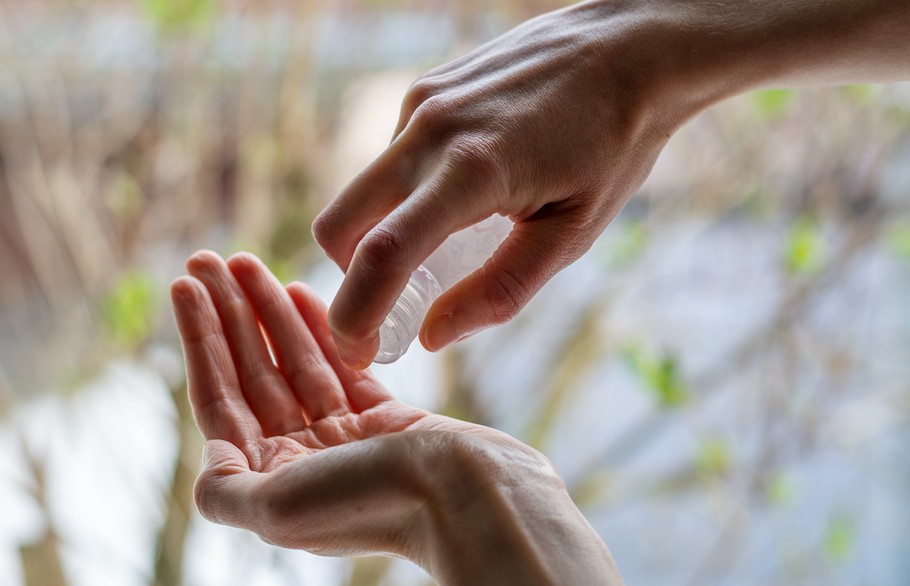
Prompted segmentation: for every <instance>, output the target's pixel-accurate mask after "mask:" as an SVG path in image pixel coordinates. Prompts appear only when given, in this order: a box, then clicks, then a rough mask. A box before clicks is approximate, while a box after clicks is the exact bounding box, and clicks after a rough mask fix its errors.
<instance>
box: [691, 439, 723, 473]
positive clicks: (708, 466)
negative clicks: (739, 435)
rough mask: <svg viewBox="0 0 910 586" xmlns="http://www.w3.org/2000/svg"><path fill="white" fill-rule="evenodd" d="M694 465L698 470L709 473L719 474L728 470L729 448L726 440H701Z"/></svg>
mask: <svg viewBox="0 0 910 586" xmlns="http://www.w3.org/2000/svg"><path fill="white" fill-rule="evenodd" d="M696 466H697V467H698V469H699V470H700V471H702V472H706V473H708V474H711V475H721V474H723V473H724V472H726V471H727V470H729V468H730V450H729V448H727V442H725V441H724V440H723V439H720V438H709V439H706V440H704V441H702V443H701V446H700V447H699V451H698V460H697V461H696Z"/></svg>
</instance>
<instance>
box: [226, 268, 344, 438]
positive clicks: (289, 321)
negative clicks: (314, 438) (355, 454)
mask: <svg viewBox="0 0 910 586" xmlns="http://www.w3.org/2000/svg"><path fill="white" fill-rule="evenodd" d="M228 266H229V267H230V269H231V271H232V272H233V273H234V276H236V277H237V281H238V282H239V283H240V286H241V287H242V288H243V291H244V292H245V293H246V295H247V297H248V298H249V299H250V301H251V302H252V305H253V311H255V312H256V316H257V317H258V318H259V321H260V322H261V323H262V325H263V327H264V329H265V332H266V335H267V336H268V338H269V341H270V342H271V346H272V350H273V351H274V352H275V359H276V361H277V362H278V368H279V370H281V372H282V373H283V374H284V377H285V379H287V381H288V383H290V386H291V389H292V390H293V392H294V394H295V395H296V396H297V400H298V401H300V403H301V404H302V405H303V406H304V408H305V409H306V412H307V413H308V414H309V416H310V421H316V420H319V419H322V418H324V417H329V416H332V415H343V414H345V413H349V412H350V411H351V406H350V405H349V404H348V401H347V397H346V396H345V394H344V389H343V388H342V386H341V383H340V382H339V380H338V377H337V376H335V372H334V370H333V369H332V366H331V365H330V364H329V363H328V361H326V359H325V356H323V354H322V351H321V350H320V349H319V344H317V343H316V340H315V339H314V338H313V335H312V334H311V333H310V330H309V328H307V324H306V322H305V321H304V320H303V318H302V317H301V315H300V313H299V312H298V311H297V307H296V306H295V305H294V302H293V301H291V297H290V295H288V292H287V291H285V289H284V287H283V286H282V285H281V283H280V282H278V279H276V278H275V276H274V275H273V274H272V273H271V272H270V271H269V270H268V269H267V268H266V266H265V265H264V264H262V261H261V260H259V259H258V258H256V257H255V256H253V255H252V254H249V253H240V254H235V255H234V256H232V257H231V258H230V259H228Z"/></svg>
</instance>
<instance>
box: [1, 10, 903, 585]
mask: <svg viewBox="0 0 910 586" xmlns="http://www.w3.org/2000/svg"><path fill="white" fill-rule="evenodd" d="M561 4H562V5H564V4H566V3H565V2H562V3H560V2H554V1H548V0H501V1H498V2H493V1H488V0H470V1H467V0H305V1H302V2H301V1H298V2H280V1H275V2H251V1H250V2H241V1H227V0H225V1H216V0H183V1H181V2H178V1H175V0H135V1H134V2H129V1H126V0H123V1H114V0H110V1H105V0H72V1H69V2H66V1H63V0H59V1H50V0H45V1H37V0H32V1H29V2H16V1H12V0H2V1H0V462H3V466H2V471H0V583H2V584H9V585H11V586H18V585H26V586H64V585H67V586H80V585H108V584H111V585H114V584H116V585H125V586H131V585H160V586H172V585H177V584H184V585H188V586H189V585H192V586H197V585H198V586H203V585H219V586H220V585H232V584H238V585H239V584H243V585H249V584H252V585H257V586H258V585H291V584H295V585H320V586H322V585H327V586H333V585H339V586H380V585H382V586H393V585H394V586H397V585H404V586H409V585H415V586H426V585H429V584H432V580H430V579H429V577H428V576H427V575H426V574H424V573H423V572H422V571H421V570H420V569H418V568H416V567H415V566H413V565H412V564H409V563H408V562H404V561H401V560H389V559H384V558H362V559H357V560H343V559H329V558H320V557H317V556H312V555H309V554H306V553H304V552H299V551H287V550H281V549H277V548H274V547H271V546H269V545H266V544H264V543H263V542H261V541H260V540H259V539H258V538H257V537H255V536H254V535H251V534H249V533H246V532H243V531H239V530H234V529H230V528H225V527H220V526H215V525H212V524H210V523H207V522H206V521H204V520H202V519H201V518H200V517H199V516H198V514H197V513H196V512H195V510H194V508H193V504H192V483H193V480H194V479H195V474H196V470H197V467H198V462H199V458H200V451H201V446H202V441H201V437H200V436H199V434H198V432H197V431H196V429H195V427H194V425H193V423H192V418H191V415H190V413H189V407H188V405H187V402H186V389H185V384H186V383H185V380H184V376H183V364H182V357H181V353H180V347H179V341H178V338H177V335H176V330H175V326H174V323H173V319H172V317H171V313H170V307H169V301H168V296H167V286H168V283H169V281H170V280H171V279H173V278H174V277H176V276H178V275H180V274H181V273H182V271H183V269H182V265H183V261H184V259H185V258H186V257H187V256H188V255H189V254H190V253H191V252H192V251H194V250H196V249H198V248H201V247H206V248H211V249H214V250H216V251H218V252H220V253H222V254H225V255H226V254H230V253H232V252H235V251H238V250H250V251H253V252H255V253H257V254H259V255H261V256H262V257H263V258H264V259H265V260H266V261H267V263H268V264H269V266H270V267H271V268H272V269H273V270H274V271H275V272H276V273H277V274H278V275H279V277H280V278H281V279H283V280H285V281H287V280H292V279H302V280H306V281H308V282H310V283H311V284H312V285H313V286H314V287H315V288H316V289H317V291H319V292H320V293H321V294H322V295H323V297H324V298H326V299H330V298H331V297H332V296H333V294H334V292H335V290H336V289H337V287H338V285H339V283H340V281H341V273H340V271H339V270H338V269H337V268H336V267H335V266H334V265H333V264H331V263H329V262H327V261H326V259H325V257H324V256H323V254H322V252H321V251H320V250H319V248H318V247H317V246H316V245H315V244H314V242H313V241H312V237H311V235H310V229H309V226H310V222H311V221H312V219H313V217H314V216H315V215H316V214H317V213H318V212H319V210H320V209H321V208H322V207H323V206H324V205H325V204H326V203H327V202H328V201H330V200H331V198H332V197H333V196H334V195H335V194H336V193H338V191H339V190H340V189H341V188H342V187H343V186H344V185H345V184H346V183H347V182H348V181H349V180H350V179H351V178H352V177H353V176H354V175H355V174H356V173H357V172H359V171H360V170H361V169H362V168H363V167H364V166H366V165H367V164H368V163H369V162H370V161H371V160H372V159H373V158H374V157H375V156H377V155H378V154H379V153H380V152H382V150H383V149H384V147H385V145H386V144H387V142H388V140H389V138H390V137H391V133H392V130H393V128H394V125H395V122H396V120H397V117H398V107H399V104H400V101H401V99H402V97H403V96H404V93H405V91H406V90H407V88H408V86H409V84H410V83H411V82H412V81H413V80H414V79H415V78H416V77H417V76H418V75H419V74H420V73H422V72H423V71H425V70H427V69H429V68H430V67H432V66H434V65H437V64H440V63H442V62H445V61H446V60H448V59H451V58H453V57H455V56H457V55H459V54H462V53H464V52H466V51H468V50H470V49H471V48H473V47H475V46H477V45H478V44H480V43H482V42H484V41H486V40H489V39H491V38H493V37H494V36H496V35H498V34H500V33H502V32H504V31H506V30H508V29H509V28H510V27H512V26H514V25H515V24H517V23H518V22H520V21H522V20H525V19H527V18H529V17H531V16H534V15H536V14H539V13H541V12H544V11H546V10H550V9H553V8H556V7H558V6H559V5H561ZM374 372H375V373H376V374H377V375H378V376H379V377H380V378H381V379H382V380H383V381H385V382H386V383H387V384H388V386H389V388H390V389H391V390H392V391H393V392H394V393H395V394H396V396H398V397H399V398H400V399H401V400H403V401H405V402H408V403H411V404H414V405H416V406H419V407H423V408H427V409H431V410H435V411H439V412H442V413H445V414H448V415H451V416H453V417H458V418H462V419H467V420H470V421H475V422H478V423H483V424H487V425H492V426H494V427H497V428H499V429H502V430H504V431H506V432H508V433H510V434H513V435H514V436H516V437H518V438H519V439H521V440H523V441H525V442H527V443H529V444H531V445H533V446H534V447H536V448H538V449H539V450H541V451H543V452H544V453H545V454H546V455H547V456H549V457H550V458H551V460H553V462H554V464H555V465H556V466H557V468H558V469H559V470H560V471H561V473H562V474H563V477H564V478H565V481H566V483H567V485H568V487H569V490H570V491H571V493H572V495H573V498H574V499H575V501H576V502H577V504H578V506H579V507H580V508H581V510H582V511H583V512H584V514H585V515H586V516H587V518H588V519H589V520H590V522H591V523H592V524H593V525H594V527H595V528H596V529H597V531H598V532H599V533H600V534H601V535H602V537H603V538H604V540H605V541H606V543H607V544H608V545H609V547H610V548H611V549H612V551H613V553H614V555H615V557H616V560H617V563H618V564H619V567H620V569H621V571H622V572H623V574H624V577H625V579H626V581H627V583H629V584H630V585H632V584H648V585H680V586H683V585H689V584H692V585H695V584H699V585H731V586H735V585H760V584H762V585H763V584H767V585H775V586H778V585H815V584H825V585H870V586H871V585H895V586H898V585H903V584H907V583H908V582H910V545H908V544H910V506H908V503H910V84H895V85H888V86H859V87H841V88H814V89H805V90H798V91H767V92H760V93H754V94H748V95H744V96H740V97H738V98H736V99H733V100H730V101H728V102H725V103H723V104H721V105H719V106H717V107H715V108H712V109H711V110H709V111H707V112H705V113H704V114H703V115H701V116H699V117H698V118H697V119H695V120H693V121H692V122H691V123H690V124H688V125H687V126H686V127H685V128H683V129H682V130H681V131H680V132H679V133H678V134H677V135H676V136H674V138H673V139H672V140H671V142H670V144H669V146H668V147H667V148H666V150H665V151H664V153H663V154H662V155H661V157H660V159H659V160H658V163H657V165H656V167H655V169H654V172H653V174H652V176H651V177H650V179H649V180H648V182H647V183H646V184H645V185H644V187H643V188H642V189H641V192H640V193H639V194H638V195H637V196H636V197H635V198H634V199H633V200H632V202H631V203H630V204H629V205H628V206H627V208H626V209H625V210H624V211H623V212H622V214H621V215H620V217H619V218H618V219H617V220H616V221H615V222H614V223H613V224H612V225H611V226H610V227H609V228H608V230H607V231H606V232H605V233H604V235H603V236H602V237H601V238H600V240H598V241H597V243H596V244H595V246H594V247H593V249H592V250H591V251H590V252H589V253H588V254H587V255H586V256H585V257H583V258H582V259H581V260H580V261H579V262H577V263H576V264H574V265H573V266H572V267H570V268H568V269H567V270H565V271H563V272H562V273H561V274H559V275H558V276H557V277H556V278H555V279H554V280H553V281H552V282H551V283H550V284H549V285H548V286H547V287H546V288H545V289H544V290H543V291H542V292H541V294H540V295H538V296H537V298H535V299H534V301H533V302H532V304H531V305H529V306H528V307H527V308H526V309H525V310H524V311H523V312H522V314H521V315H520V316H519V317H518V318H517V319H516V320H514V321H513V322H512V323H510V324H508V325H507V326H504V327H501V328H498V329H496V330H494V331H490V332H486V333H484V334H482V335H478V336H476V337H475V338H472V339H471V340H469V341H467V342H465V343H462V344H460V345H458V347H456V348H453V349H450V350H447V351H445V352H443V353H442V354H440V355H430V354H428V353H426V352H425V351H424V350H423V349H422V348H420V347H419V346H416V345H415V347H412V349H411V351H410V352H409V353H408V354H407V355H406V356H405V357H404V358H403V359H402V360H401V361H400V362H398V363H396V364H394V365H390V366H376V367H374Z"/></svg>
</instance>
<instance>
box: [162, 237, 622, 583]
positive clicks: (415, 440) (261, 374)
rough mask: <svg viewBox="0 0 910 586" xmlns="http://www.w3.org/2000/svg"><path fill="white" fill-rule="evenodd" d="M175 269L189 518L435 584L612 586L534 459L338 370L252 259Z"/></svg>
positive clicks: (313, 313) (602, 551)
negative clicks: (185, 393)
mask: <svg viewBox="0 0 910 586" xmlns="http://www.w3.org/2000/svg"><path fill="white" fill-rule="evenodd" d="M187 269H188V271H189V273H190V275H192V276H191V277H182V278H180V279H177V280H176V281H174V283H173V284H172V287H171V295H172V299H173V305H174V312H175V314H176V317H177V324H178V327H179V330H180V335H181V338H182V340H183V344H184V353H185V357H186V364H187V376H188V385H189V394H190V401H191V403H192V405H193V412H194V416H195V418H196V423H197V425H198V426H199V429H200V430H201V431H202V433H203V435H204V436H205V439H206V449H205V458H204V464H203V470H202V472H201V473H200V475H199V479H198V480H197V482H196V488H195V495H196V503H197V506H198V508H199V510H200V512H201V513H202V515H203V516H204V517H206V518H207V519H210V520H212V521H214V522H217V523H223V524H227V525H233V526H236V527H243V528H247V529H250V530H252V531H255V532H256V533H258V534H259V535H260V536H262V538H263V539H265V540H266V541H268V542H270V543H273V544H276V545H281V546H283V547H291V548H300V549H306V550H309V551H312V552H317V553H321V554H327V555H364V554H393V555H398V556H402V557H406V558H408V559H411V560H413V561H415V562H416V563H418V564H420V565H421V566H423V567H424V568H425V569H427V571H429V572H430V573H431V574H432V575H433V576H434V577H435V578H436V579H437V580H439V581H440V582H441V583H443V584H500V585H504V584H557V583H560V584H594V583H598V584H601V583H609V584H620V583H621V579H620V578H619V574H618V572H617V571H616V568H615V565H614V564H613V560H612V558H611V557H610V554H609V551H608V550H607V549H606V546H604V545H603V542H602V541H601V540H600V539H599V538H598V537H597V534H596V533H595V532H594V531H593V529H591V527H590V525H588V524H587V522H586V521H585V520H584V518H583V517H582V516H581V514H580V513H579V512H578V510H577V509H576V508H575V506H574V505H573V504H572V501H571V499H569V497H568V494H567V493H566V491H565V486H564V485H563V483H562V481H561V480H560V479H559V476H558V475H557V474H556V472H555V471H554V470H553V468H552V466H551V465H550V463H549V462H548V461H547V459H546V458H544V457H543V456H542V455H540V454H539V453H538V452H536V451H534V450H533V449H531V448H529V447H527V446H525V445H524V444H522V443H521V442H518V441H517V440H515V439H513V438H511V437H509V436H508V435H506V434H503V433H501V432H498V431H495V430H493V429H490V428H486V427H482V426H479V425H472V424H469V423H465V422H462V421H457V420H454V419H450V418H447V417H442V416H439V415H433V414H431V413H428V412H426V411H422V410H420V409H414V408H412V407H408V406H406V405H404V404H402V403H400V402H398V401H397V400H395V399H394V398H393V397H392V396H391V395H390V394H389V393H388V391H386V389H385V388H383V387H382V385H381V384H380V383H379V382H378V381H377V380H376V379H375V378H373V376H372V374H371V373H370V372H369V371H350V370H347V369H346V368H344V367H343V366H342V365H341V362H340V358H339V356H338V352H337V351H336V349H335V347H334V344H333V343H332V338H331V335H330V333H329V330H328V326H327V325H326V321H325V319H326V311H327V309H326V307H325V305H324V304H323V303H322V301H320V300H319V298H318V297H317V296H316V295H315V293H314V292H313V291H312V289H310V288H309V287H308V286H306V285H303V284H301V283H293V284H291V285H289V286H288V287H287V288H286V289H285V288H284V287H282V286H281V285H280V283H279V282H278V281H277V279H275V277H274V276H272V275H271V273H269V271H268V270H267V269H266V268H265V266H264V265H263V264H262V263H261V262H260V261H259V260H258V259H257V258H256V257H254V256H252V255H249V254H239V255H236V256H234V257H232V258H231V259H230V260H229V261H228V262H227V263H225V261H223V260H222V259H221V258H220V257H218V256H217V255H215V254H214V253H211V252H199V253H197V254H195V255H194V256H193V257H192V258H190V260H189V261H188V262H187ZM260 325H261V328H262V330H260ZM262 332H264V334H265V336H266V338H267V340H268V343H266V341H265V339H264V338H263V333H262ZM269 348H271V350H272V351H273V352H274V356H275V363H277V365H276V364H275V363H273V361H272V359H271V357H270V355H269ZM466 559H467V560H470V561H471V563H469V564H466V563H464V562H465V560H466Z"/></svg>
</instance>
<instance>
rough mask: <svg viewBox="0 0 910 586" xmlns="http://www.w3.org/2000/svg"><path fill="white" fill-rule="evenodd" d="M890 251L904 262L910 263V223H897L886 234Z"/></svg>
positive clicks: (886, 241)
mask: <svg viewBox="0 0 910 586" xmlns="http://www.w3.org/2000/svg"><path fill="white" fill-rule="evenodd" d="M885 244H886V246H887V247H888V249H889V250H890V251H891V252H892V253H893V254H894V255H895V256H896V257H897V258H900V259H902V260H906V261H910V223H896V224H892V225H891V226H889V227H888V229H887V232H886V233H885Z"/></svg>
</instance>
